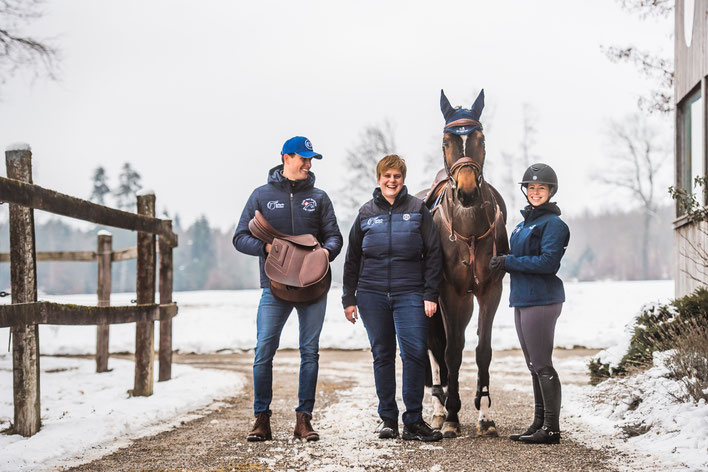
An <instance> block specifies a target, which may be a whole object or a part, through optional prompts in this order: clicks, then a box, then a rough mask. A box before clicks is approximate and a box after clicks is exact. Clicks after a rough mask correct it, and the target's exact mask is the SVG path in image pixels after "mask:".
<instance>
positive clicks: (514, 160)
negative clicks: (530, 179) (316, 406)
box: [485, 103, 541, 229]
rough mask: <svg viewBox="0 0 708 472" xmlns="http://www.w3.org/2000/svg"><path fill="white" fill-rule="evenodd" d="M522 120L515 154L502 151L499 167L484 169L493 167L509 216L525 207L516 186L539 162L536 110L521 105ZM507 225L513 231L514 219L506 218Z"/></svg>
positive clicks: (528, 104) (525, 104) (527, 104)
mask: <svg viewBox="0 0 708 472" xmlns="http://www.w3.org/2000/svg"><path fill="white" fill-rule="evenodd" d="M522 119H523V123H522V125H523V129H522V133H521V140H520V141H519V147H518V150H517V151H516V152H509V151H503V152H502V153H501V165H496V164H494V163H492V162H490V163H485V167H487V166H488V165H490V166H491V165H494V167H493V169H494V171H495V172H494V174H495V175H496V177H498V180H496V182H498V190H499V191H500V192H501V194H502V197H503V198H504V202H505V203H506V207H507V209H508V210H510V214H511V215H518V213H517V210H518V209H520V208H521V207H523V206H525V205H526V202H525V201H524V200H523V195H521V192H520V191H519V185H518V182H519V181H520V180H521V177H522V176H523V173H524V171H525V170H526V169H527V168H528V167H529V166H530V165H531V164H533V163H534V162H538V161H540V160H541V158H540V157H539V155H538V154H536V152H535V151H534V148H535V146H536V136H537V135H538V128H537V123H538V113H537V111H536V108H534V106H533V105H531V104H530V103H524V104H523V105H522ZM497 169H501V171H500V172H499V171H497ZM507 224H508V225H509V227H510V228H509V229H513V228H514V226H516V218H515V217H510V218H507Z"/></svg>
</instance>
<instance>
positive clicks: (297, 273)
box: [248, 210, 332, 303]
mask: <svg viewBox="0 0 708 472" xmlns="http://www.w3.org/2000/svg"><path fill="white" fill-rule="evenodd" d="M248 229H249V230H250V231H251V234H252V235H253V236H254V237H256V238H258V239H260V240H261V241H264V242H266V243H269V244H271V245H272V246H271V248H270V252H269V253H268V257H267V258H266V260H265V267H264V268H265V273H266V275H267V276H268V278H269V279H270V290H271V292H272V293H273V295H274V296H275V297H277V298H279V299H281V300H284V301H287V302H293V303H308V302H312V301H315V300H316V299H318V298H320V297H321V296H322V295H324V294H325V293H327V291H328V290H329V287H330V285H331V284H332V272H331V271H330V270H329V257H328V256H327V252H326V251H325V250H324V248H322V246H320V243H319V241H317V238H315V237H314V236H313V235H311V234H298V235H295V236H293V235H290V234H285V233H281V232H280V231H278V230H277V229H275V228H273V227H272V226H271V225H270V223H268V220H266V219H265V217H264V216H263V215H262V214H261V212H260V211H258V210H256V216H254V217H253V219H252V220H251V221H250V222H249V223H248Z"/></svg>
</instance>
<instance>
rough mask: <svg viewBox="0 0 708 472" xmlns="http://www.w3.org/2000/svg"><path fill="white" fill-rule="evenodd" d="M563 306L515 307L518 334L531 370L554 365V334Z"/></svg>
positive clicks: (558, 304) (515, 322)
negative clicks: (552, 358)
mask: <svg viewBox="0 0 708 472" xmlns="http://www.w3.org/2000/svg"><path fill="white" fill-rule="evenodd" d="M562 308H563V304H562V303H554V304H553V305H541V306H523V307H515V308H514V324H515V325H516V334H517V335H518V336H519V342H520V343H521V350H522V351H523V352H524V358H525V359H526V365H527V366H528V368H529V370H530V371H531V372H538V371H540V370H541V369H543V368H544V367H553V361H552V360H551V355H552V354H553V335H554V333H555V330H556V321H557V320H558V317H559V316H560V314H561V309H562Z"/></svg>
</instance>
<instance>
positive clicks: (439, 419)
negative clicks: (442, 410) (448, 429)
mask: <svg viewBox="0 0 708 472" xmlns="http://www.w3.org/2000/svg"><path fill="white" fill-rule="evenodd" d="M444 423H445V417H444V416H433V420H432V421H431V422H430V427H431V428H433V429H437V430H438V431H440V428H442V427H443V424H444Z"/></svg>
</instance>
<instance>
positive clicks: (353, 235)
mask: <svg viewBox="0 0 708 472" xmlns="http://www.w3.org/2000/svg"><path fill="white" fill-rule="evenodd" d="M441 280H442V250H441V248H440V237H439V236H438V232H437V229H436V227H435V224H434V223H433V218H432V216H431V215H430V212H429V211H428V209H427V208H426V206H425V205H424V204H423V201H422V200H420V199H419V198H416V197H414V196H412V195H408V191H407V189H406V187H405V186H404V187H403V189H402V190H401V191H400V193H399V194H398V195H397V196H396V199H395V200H394V202H393V205H391V204H390V203H389V202H388V201H387V200H386V199H385V198H384V197H383V195H381V189H379V188H377V189H376V190H374V198H373V199H371V200H369V201H368V202H367V203H365V204H364V205H363V206H362V207H361V208H360V209H359V214H358V215H357V217H356V220H354V224H353V225H352V229H351V231H350V232H349V247H348V249H347V258H346V261H345V263H344V295H343V296H342V304H343V305H344V307H345V308H346V307H347V306H351V305H356V292H357V291H369V292H379V293H392V294H400V293H407V292H420V293H423V299H424V300H429V301H433V302H437V301H438V294H439V287H440V282H441Z"/></svg>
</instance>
